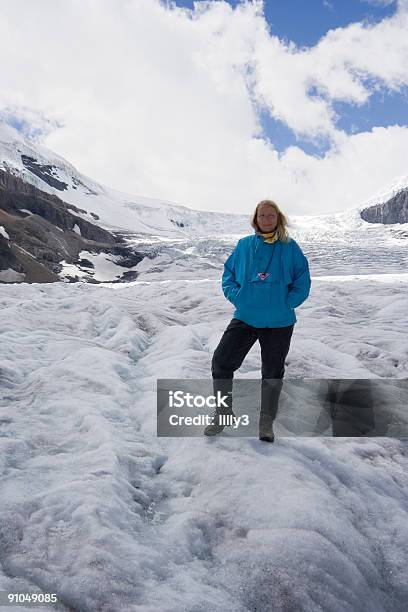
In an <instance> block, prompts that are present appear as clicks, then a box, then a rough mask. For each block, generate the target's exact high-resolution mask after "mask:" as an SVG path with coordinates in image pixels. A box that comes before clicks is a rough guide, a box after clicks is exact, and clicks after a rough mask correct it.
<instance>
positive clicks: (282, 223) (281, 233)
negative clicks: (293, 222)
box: [251, 200, 290, 242]
mask: <svg viewBox="0 0 408 612" xmlns="http://www.w3.org/2000/svg"><path fill="white" fill-rule="evenodd" d="M261 204H269V206H272V207H273V208H274V209H275V211H276V214H277V216H278V224H277V226H276V231H277V232H278V240H280V241H281V242H289V240H290V237H289V234H288V231H287V229H286V228H287V226H288V223H289V222H288V219H287V217H286V216H285V215H284V214H283V212H282V211H281V210H280V208H279V206H278V205H277V204H276V202H274V201H273V200H261V201H260V202H258V204H257V205H256V208H255V210H254V213H253V215H252V217H251V227H253V228H254V230H255V231H257V232H260V231H261V228H260V227H259V225H258V222H257V215H258V208H259V207H260V206H261Z"/></svg>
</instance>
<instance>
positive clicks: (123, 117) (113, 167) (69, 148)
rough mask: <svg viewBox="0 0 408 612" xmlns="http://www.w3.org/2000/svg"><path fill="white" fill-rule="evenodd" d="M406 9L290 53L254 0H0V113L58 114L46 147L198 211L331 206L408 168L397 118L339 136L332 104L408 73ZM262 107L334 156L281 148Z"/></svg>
mask: <svg viewBox="0 0 408 612" xmlns="http://www.w3.org/2000/svg"><path fill="white" fill-rule="evenodd" d="M406 7H407V2H406V1H405V0H404V2H400V5H399V11H398V12H397V14H396V15H395V16H393V17H391V18H389V19H386V20H384V21H382V22H381V23H379V24H376V25H372V24H371V25H369V24H353V25H350V26H349V27H347V28H343V29H337V30H334V31H331V32H328V33H327V35H326V36H325V37H324V38H322V39H321V40H320V41H319V43H318V44H317V45H316V46H315V47H313V48H312V49H303V50H299V49H297V48H296V47H295V45H293V44H291V45H289V46H288V45H285V44H283V43H282V42H281V41H279V39H278V38H277V37H276V36H274V35H273V32H269V31H268V27H267V24H266V22H265V20H264V18H263V14H262V3H260V2H254V3H252V4H251V3H246V4H242V5H239V6H238V7H237V8H236V9H235V10H234V9H233V8H232V7H231V6H230V5H229V4H227V3H225V2H210V3H204V2H200V3H196V10H195V12H192V13H191V12H189V11H188V10H186V9H180V8H177V7H175V6H174V5H173V6H172V9H171V10H166V6H165V4H160V3H159V2H158V1H157V0H133V1H132V0H119V1H118V0H98V1H95V0H70V2H65V1H64V0H37V2H35V3H27V2H25V0H15V1H14V2H13V3H10V2H8V1H7V0H0V70H1V74H2V88H1V90H0V109H2V108H3V110H4V109H5V108H7V109H8V112H9V111H10V109H19V108H20V107H21V108H22V109H23V110H19V111H18V112H20V113H23V115H24V116H28V115H29V114H30V113H32V114H34V115H35V114H36V113H38V116H39V117H40V120H39V121H38V123H39V124H43V125H44V123H46V122H44V117H49V118H50V120H51V125H52V124H55V123H56V122H59V123H60V124H62V125H63V126H64V127H62V128H59V129H57V130H55V131H53V132H51V133H48V132H49V129H48V128H47V125H46V127H45V132H44V134H45V135H46V138H45V144H46V145H47V146H48V147H50V148H52V149H54V150H55V151H56V152H58V153H60V154H61V155H63V156H64V157H66V158H67V159H68V160H69V161H71V162H72V163H74V164H75V165H76V166H77V167H78V169H79V170H81V171H82V172H84V173H85V174H88V175H90V176H92V178H95V179H96V180H99V181H101V182H102V183H104V184H107V185H110V186H112V187H115V188H117V189H119V190H121V191H127V192H133V193H136V194H139V195H145V196H150V197H157V198H163V199H168V200H173V201H176V202H179V203H182V204H185V205H187V206H191V207H193V208H203V209H208V210H228V211H238V212H247V211H248V209H249V210H251V209H252V208H253V205H254V202H256V201H257V200H258V199H260V198H264V197H273V198H276V199H277V200H278V201H279V202H280V203H281V204H282V207H283V208H284V209H285V210H287V211H288V212H289V213H300V212H305V213H307V212H309V213H313V212H319V211H321V212H324V211H329V210H340V209H342V208H345V207H346V206H352V205H354V204H357V203H358V202H359V201H360V200H361V199H365V198H367V197H369V196H370V195H371V194H372V193H373V192H376V191H378V190H379V189H381V188H383V187H384V185H386V184H387V183H388V182H390V181H392V180H393V179H394V178H395V177H396V176H398V175H400V174H406V167H405V161H404V153H403V152H404V150H406V148H407V144H408V129H407V128H405V127H399V126H395V127H391V128H387V129H384V128H378V129H374V130H372V131H370V132H367V133H364V134H353V135H352V136H347V135H345V134H343V133H342V132H339V130H337V129H336V125H335V114H334V112H333V108H332V103H333V101H336V100H341V101H346V102H350V103H353V104H361V103H364V102H365V101H366V100H367V99H368V98H369V96H370V93H371V91H370V89H369V87H368V85H367V84H366V80H365V79H366V77H367V78H369V79H370V82H371V83H372V82H374V83H376V84H378V85H381V86H382V87H385V88H388V89H390V90H398V89H399V88H401V87H402V86H403V85H404V84H406V83H407V81H408V74H407V70H406V66H407V65H408V46H407V42H406V36H405V33H406V28H407V25H408V22H407V19H408V14H407V10H406ZM312 86H314V87H315V89H316V90H317V91H318V92H320V95H319V96H316V95H314V96H311V95H309V93H308V92H309V91H310V88H311V87H312ZM371 87H372V85H371ZM259 105H266V106H267V108H269V109H270V112H271V113H272V114H273V116H274V117H275V118H279V119H281V120H282V121H285V122H286V123H287V124H288V126H289V127H290V128H291V129H292V130H294V131H295V132H296V133H297V134H302V135H304V136H307V137H310V138H329V139H330V141H331V143H332V149H331V151H330V152H329V153H328V154H327V155H326V156H325V158H324V159H318V158H315V157H312V156H308V155H306V154H305V153H304V152H303V151H301V150H300V149H298V148H296V147H291V148H290V149H288V150H287V151H286V152H285V153H284V154H283V155H278V153H277V152H276V151H275V150H274V149H273V146H272V145H271V144H270V143H269V142H267V141H264V140H262V138H261V133H260V126H259V120H258V117H257V108H258V107H259ZM24 109H25V110H24ZM16 112H17V111H16ZM34 123H35V121H34ZM48 127H49V124H48Z"/></svg>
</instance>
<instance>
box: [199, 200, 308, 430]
mask: <svg viewBox="0 0 408 612" xmlns="http://www.w3.org/2000/svg"><path fill="white" fill-rule="evenodd" d="M251 226H252V227H253V228H254V230H255V233H254V234H253V235H250V236H245V237H244V238H241V239H240V240H239V241H238V243H237V245H236V247H235V248H234V250H233V252H232V253H231V255H230V256H229V257H228V259H227V261H226V262H225V264H224V273H223V276H222V290H223V292H224V295H225V297H226V298H227V299H228V300H229V301H230V302H231V303H232V304H233V305H234V306H235V311H234V315H233V318H232V320H231V322H230V324H229V325H228V327H227V329H226V330H225V332H224V334H223V336H222V338H221V341H220V343H219V345H218V346H217V348H216V349H215V352H214V355H213V359H212V368H211V369H212V377H213V385H214V395H216V394H217V391H220V392H221V393H222V394H223V395H227V396H228V403H227V405H228V408H217V410H216V413H215V415H214V419H213V423H212V424H211V425H208V426H207V427H206V428H205V430H204V433H205V435H207V436H213V435H216V434H218V433H220V432H221V431H222V430H223V429H224V425H223V424H222V423H221V421H222V419H219V418H218V417H219V416H220V415H225V414H230V415H232V416H234V414H233V412H232V380H233V376H234V372H235V370H238V368H239V367H240V366H241V364H242V362H243V361H244V359H245V357H246V355H247V354H248V352H249V350H250V349H251V347H252V346H253V345H254V343H255V342H256V340H259V343H260V345H261V359H262V387H261V412H260V417H259V439H260V440H264V441H266V442H273V441H274V433H273V421H274V419H275V417H276V413H277V409H278V400H279V395H280V392H281V388H282V379H283V376H284V371H285V358H286V355H287V354H288V351H289V346H290V341H291V337H292V332H293V327H294V325H295V323H296V320H297V319H296V315H295V310H294V309H295V308H297V307H298V306H300V304H302V303H303V302H304V301H305V300H306V298H307V297H308V295H309V291H310V285H311V281H310V273H309V265H308V262H307V259H306V257H305V256H304V254H303V252H302V250H301V248H300V247H299V245H298V244H297V242H296V241H295V240H293V239H292V238H290V237H289V235H288V233H287V230H286V226H287V219H286V217H285V215H284V214H283V213H282V212H281V211H280V210H279V207H278V206H277V204H275V202H273V201H272V200H262V202H259V204H258V205H257V207H256V209H255V211H254V214H253V216H252V219H251ZM223 420H224V423H225V418H224V419H223Z"/></svg>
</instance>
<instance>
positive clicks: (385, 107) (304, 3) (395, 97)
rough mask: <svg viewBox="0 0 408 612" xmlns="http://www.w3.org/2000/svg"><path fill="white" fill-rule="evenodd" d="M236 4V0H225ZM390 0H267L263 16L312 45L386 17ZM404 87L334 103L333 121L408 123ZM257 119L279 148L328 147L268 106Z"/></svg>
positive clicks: (281, 34) (354, 125)
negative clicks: (337, 31)
mask: <svg viewBox="0 0 408 612" xmlns="http://www.w3.org/2000/svg"><path fill="white" fill-rule="evenodd" d="M228 3H229V4H231V6H233V7H236V5H237V4H239V0H229V2H228ZM175 4H176V5H177V6H180V7H186V8H189V9H193V8H194V2H193V0H176V2H175ZM396 8H397V6H396V2H395V1H392V0H370V1H368V0H266V1H265V2H264V16H265V19H266V21H267V23H268V25H269V28H270V33H271V35H275V36H278V38H279V39H280V40H281V41H283V42H285V43H288V42H289V41H291V42H292V43H295V44H296V46H297V47H299V48H302V47H303V48H304V47H313V46H314V45H316V44H317V43H318V42H319V40H320V39H321V38H322V37H324V36H325V34H326V33H327V32H328V31H329V30H333V29H336V28H343V27H346V26H348V25H349V24H352V23H364V24H374V23H378V22H380V21H382V20H383V19H385V18H387V17H390V16H391V15H393V14H394V13H395V11H396ZM407 100H408V92H407V89H406V88H405V89H404V88H403V89H402V90H401V91H400V92H397V93H396V92H390V91H387V90H385V89H384V88H382V89H380V90H378V91H375V92H374V93H373V94H372V95H371V96H370V98H369V99H368V101H367V102H366V103H364V104H363V105H355V104H347V103H342V102H337V103H336V102H335V103H333V109H334V110H335V112H336V113H337V115H338V119H337V121H336V127H337V128H338V129H340V130H344V131H345V132H346V133H347V134H355V133H359V132H366V131H369V130H371V129H372V128H373V127H379V126H381V127H388V126H392V125H396V124H398V125H407V115H408V104H407ZM259 120H260V123H261V126H262V130H263V134H262V136H263V137H264V138H265V139H268V140H270V141H271V142H272V143H273V145H274V147H275V148H276V149H277V150H278V151H279V152H280V153H281V152H283V151H285V149H286V148H287V147H288V146H290V145H296V146H298V147H300V148H301V149H303V150H304V151H305V152H306V153H308V154H311V155H315V156H322V155H324V154H325V153H326V152H327V151H328V150H329V148H330V143H329V141H328V140H324V139H323V140H321V141H320V142H318V143H317V142H311V141H310V139H309V140H308V139H304V138H299V137H296V134H295V133H294V132H293V131H292V130H291V129H290V128H289V127H288V126H287V125H286V124H285V123H284V122H282V121H279V120H276V119H275V118H274V117H272V116H271V115H270V114H269V113H268V112H266V111H261V112H260V114H259Z"/></svg>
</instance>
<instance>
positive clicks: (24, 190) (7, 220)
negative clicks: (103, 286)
mask: <svg viewBox="0 0 408 612" xmlns="http://www.w3.org/2000/svg"><path fill="white" fill-rule="evenodd" d="M20 208H24V209H27V210H29V211H31V213H32V214H27V213H23V212H21V211H20V210H19V209H20ZM71 211H73V212H71ZM78 212H86V211H82V210H81V209H79V208H77V207H75V206H73V205H68V204H66V203H65V202H63V201H62V200H60V199H59V198H58V197H57V196H55V195H51V194H48V193H45V192H43V191H40V190H39V189H37V188H36V187H34V186H33V185H30V184H28V183H26V182H24V181H23V180H22V179H20V178H19V177H16V176H14V175H12V174H10V173H8V172H4V171H0V225H3V226H4V227H5V229H6V231H7V233H8V235H9V238H10V239H9V240H7V239H6V238H4V237H3V236H0V239H1V242H0V270H8V269H10V268H11V269H12V270H15V271H16V272H22V273H25V274H26V277H25V279H24V280H25V281H26V282H53V281H57V280H61V279H60V277H59V276H57V275H58V273H59V272H60V271H61V270H62V263H61V262H62V261H63V260H65V262H66V263H68V264H79V265H80V266H81V267H82V268H85V269H86V268H88V269H90V274H89V276H88V277H86V282H93V283H96V282H98V281H96V280H95V279H93V278H92V272H91V269H93V265H92V263H91V262H90V261H88V260H86V259H84V258H83V259H79V253H80V252H81V251H90V252H94V253H99V252H104V253H111V254H113V255H116V256H119V258H118V259H116V261H115V263H117V264H118V265H121V266H123V267H126V268H130V267H133V266H134V265H136V264H137V263H139V261H141V260H142V259H143V257H144V255H142V254H140V253H138V252H136V251H134V249H132V247H130V246H129V245H126V240H125V238H124V237H123V236H122V235H121V234H120V233H117V234H113V233H110V232H108V231H107V230H105V229H103V228H101V227H98V226H97V225H95V224H93V223H90V222H89V221H86V220H84V219H82V218H81V217H79V216H77V214H74V213H78ZM95 216H96V215H95ZM75 225H77V226H78V227H79V228H80V234H79V233H78V232H77V231H75V230H74V227H75ZM129 272H132V274H133V275H132V278H134V275H135V274H136V275H137V273H136V272H133V271H129ZM68 280H69V281H72V282H76V281H78V280H79V278H78V277H73V278H71V279H68Z"/></svg>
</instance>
